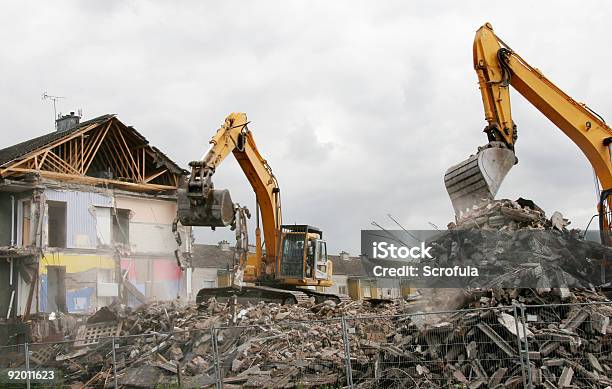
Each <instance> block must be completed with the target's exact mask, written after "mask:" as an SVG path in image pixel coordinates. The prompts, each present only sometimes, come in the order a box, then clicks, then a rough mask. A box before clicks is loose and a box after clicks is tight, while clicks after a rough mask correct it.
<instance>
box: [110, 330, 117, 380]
mask: <svg viewBox="0 0 612 389" xmlns="http://www.w3.org/2000/svg"><path fill="white" fill-rule="evenodd" d="M111 343H112V346H113V384H114V386H115V389H117V388H118V387H119V385H118V383H117V355H116V354H115V337H114V336H113V337H112V338H111Z"/></svg>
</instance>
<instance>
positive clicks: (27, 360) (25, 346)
mask: <svg viewBox="0 0 612 389" xmlns="http://www.w3.org/2000/svg"><path fill="white" fill-rule="evenodd" d="M23 349H24V351H25V368H26V388H27V389H30V373H29V371H30V347H29V346H28V342H25V343H24V344H23Z"/></svg>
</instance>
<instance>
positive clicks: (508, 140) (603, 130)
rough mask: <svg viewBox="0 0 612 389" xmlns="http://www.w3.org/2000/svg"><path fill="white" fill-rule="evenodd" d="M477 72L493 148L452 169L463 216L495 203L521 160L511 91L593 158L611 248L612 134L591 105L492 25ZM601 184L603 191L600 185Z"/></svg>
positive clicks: (479, 46)
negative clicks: (507, 41)
mask: <svg viewBox="0 0 612 389" xmlns="http://www.w3.org/2000/svg"><path fill="white" fill-rule="evenodd" d="M474 69H475V70H476V73H477V74H478V84H479V86H480V92H481V94H482V102H483V105H484V111H485V119H486V121H487V126H486V127H485V129H484V132H485V133H486V134H487V137H488V140H489V143H488V144H486V145H484V146H482V147H479V148H478V152H477V153H476V154H475V155H473V156H471V157H470V158H468V159H467V160H465V161H463V162H461V163H459V164H457V165H455V166H452V167H451V168H449V169H448V170H447V172H446V174H445V176H444V182H445V185H446V189H447V191H448V194H449V196H450V198H451V202H452V204H453V207H454V209H455V212H456V214H457V215H458V216H461V214H462V213H463V212H465V211H466V210H468V209H470V208H471V207H472V206H473V205H476V204H478V203H479V202H481V201H482V200H483V199H486V200H490V199H493V198H494V197H495V195H496V193H497V190H498V189H499V186H500V184H501V182H502V180H503V179H504V177H505V176H506V175H507V173H508V171H509V170H510V169H511V168H512V166H514V165H515V164H516V163H517V162H518V160H517V159H516V157H515V154H514V151H515V150H514V147H515V144H516V140H517V127H516V123H515V122H514V121H513V119H512V113H511V110H510V86H512V87H513V88H514V89H515V90H516V91H518V92H519V93H520V94H521V95H522V96H523V97H524V98H526V99H527V100H528V101H529V102H530V103H531V104H533V105H534V106H535V107H536V108H537V109H538V110H539V111H540V112H542V113H543V114H544V116H546V117H547V118H548V119H549V120H550V121H552V122H553V123H554V124H555V125H556V126H557V127H558V128H559V129H560V130H561V131H563V133H565V135H567V136H568V137H569V138H570V139H571V140H572V141H573V142H574V143H575V144H576V145H577V146H578V147H579V148H580V150H582V152H583V153H584V155H585V156H586V157H587V159H588V160H589V162H590V163H591V166H592V167H593V170H594V171H595V175H596V176H597V179H598V181H599V183H598V188H597V191H598V196H599V204H598V208H599V209H598V213H599V229H600V232H601V236H602V243H604V244H609V243H610V242H609V236H608V235H609V234H608V233H607V231H608V230H609V228H610V211H609V209H610V198H611V196H610V194H611V193H612V163H611V151H612V150H611V149H610V144H611V143H612V129H610V127H608V126H607V124H606V123H605V121H604V119H603V118H602V117H601V116H599V115H598V114H597V113H595V112H594V111H593V110H592V109H590V108H589V107H588V106H586V104H583V103H579V102H577V101H575V100H574V99H572V98H571V97H570V96H568V95H567V94H566V93H564V92H563V91H562V90H561V89H559V88H558V87H557V86H556V85H555V84H553V83H552V82H551V81H550V80H548V79H547V78H546V77H545V76H544V75H543V74H542V72H541V71H539V70H538V69H536V68H534V67H532V66H531V65H529V64H528V63H527V62H526V61H525V60H524V59H523V58H521V57H520V56H519V55H518V54H517V53H516V52H514V51H513V50H512V49H511V48H510V47H509V46H508V45H507V44H505V43H504V42H503V41H502V40H501V39H500V38H499V37H497V36H496V35H495V33H494V32H493V27H492V26H491V24H490V23H486V24H485V25H484V26H482V27H480V28H479V29H478V31H477V32H476V37H475V39H474ZM599 185H600V186H599Z"/></svg>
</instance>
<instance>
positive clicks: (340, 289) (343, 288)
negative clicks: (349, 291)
mask: <svg viewBox="0 0 612 389" xmlns="http://www.w3.org/2000/svg"><path fill="white" fill-rule="evenodd" d="M338 293H339V294H346V285H340V286H338Z"/></svg>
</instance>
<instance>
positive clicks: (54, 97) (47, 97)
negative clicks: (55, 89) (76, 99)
mask: <svg viewBox="0 0 612 389" xmlns="http://www.w3.org/2000/svg"><path fill="white" fill-rule="evenodd" d="M42 99H43V100H51V101H53V123H54V125H55V128H56V129H57V122H56V119H57V100H59V99H65V97H63V96H51V95H50V94H48V93H47V92H44V93H43V95H42Z"/></svg>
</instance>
